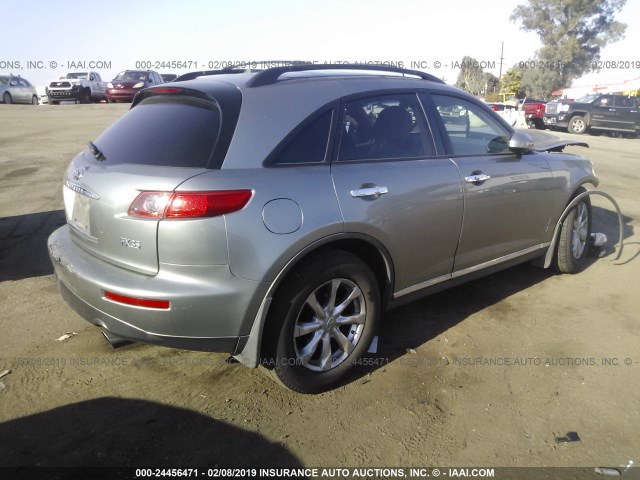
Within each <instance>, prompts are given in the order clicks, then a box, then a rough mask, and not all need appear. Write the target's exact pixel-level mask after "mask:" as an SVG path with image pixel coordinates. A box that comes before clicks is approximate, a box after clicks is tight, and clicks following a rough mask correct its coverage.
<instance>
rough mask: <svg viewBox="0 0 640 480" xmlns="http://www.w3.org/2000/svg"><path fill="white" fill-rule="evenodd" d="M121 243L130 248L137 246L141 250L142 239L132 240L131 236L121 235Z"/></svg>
mask: <svg viewBox="0 0 640 480" xmlns="http://www.w3.org/2000/svg"><path fill="white" fill-rule="evenodd" d="M120 244H121V245H122V246H123V247H129V248H135V249H137V250H140V247H141V245H140V240H132V239H130V238H124V237H120Z"/></svg>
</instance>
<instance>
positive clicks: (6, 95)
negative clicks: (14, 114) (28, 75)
mask: <svg viewBox="0 0 640 480" xmlns="http://www.w3.org/2000/svg"><path fill="white" fill-rule="evenodd" d="M0 98H1V99H2V103H5V104H9V103H28V104H31V105H38V94H37V92H36V88H35V87H34V86H33V85H31V83H29V81H28V80H27V79H25V78H22V77H20V76H16V75H0Z"/></svg>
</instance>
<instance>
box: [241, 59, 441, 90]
mask: <svg viewBox="0 0 640 480" xmlns="http://www.w3.org/2000/svg"><path fill="white" fill-rule="evenodd" d="M313 70H370V71H377V72H393V73H400V74H403V75H413V76H416V77H419V78H421V79H423V80H429V81H430V82H436V83H444V82H443V81H442V80H440V79H439V78H438V77H435V76H433V75H431V74H429V73H425V72H419V71H418V70H408V69H406V68H399V67H392V66H384V65H361V64H354V63H337V64H332V63H323V64H309V63H305V64H302V65H288V66H283V67H273V68H268V69H266V70H262V71H260V72H258V73H257V74H256V75H255V76H254V77H252V78H251V79H250V80H249V81H248V82H247V86H248V87H261V86H263V85H271V84H274V83H276V82H277V81H278V79H279V78H280V77H281V76H282V75H283V74H285V73H288V72H306V71H313Z"/></svg>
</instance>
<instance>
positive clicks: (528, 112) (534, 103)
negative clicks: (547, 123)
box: [523, 100, 546, 130]
mask: <svg viewBox="0 0 640 480" xmlns="http://www.w3.org/2000/svg"><path fill="white" fill-rule="evenodd" d="M523 110H524V115H525V118H526V119H527V125H529V128H538V129H541V130H544V128H545V127H544V122H543V118H544V113H545V110H546V103H545V102H543V101H542V100H526V101H525V102H524V105H523Z"/></svg>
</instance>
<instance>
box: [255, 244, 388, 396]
mask: <svg viewBox="0 0 640 480" xmlns="http://www.w3.org/2000/svg"><path fill="white" fill-rule="evenodd" d="M274 301H275V303H274V306H273V309H272V311H271V312H270V318H271V320H272V322H269V325H270V328H271V329H272V330H271V332H267V335H268V334H269V333H271V335H272V346H273V347H274V348H271V352H270V354H269V357H270V358H269V359H268V360H269V362H270V363H272V364H271V365H269V366H271V367H273V369H272V374H275V376H276V377H277V378H276V379H277V380H278V381H279V382H280V383H281V384H282V385H284V386H285V387H287V388H290V389H291V390H294V391H296V392H300V393H319V392H322V391H326V390H328V389H330V388H332V387H334V386H336V385H337V384H338V383H339V382H340V381H341V380H342V379H343V378H344V376H345V375H346V374H347V372H348V371H350V370H351V369H352V368H353V366H354V365H355V363H356V361H357V360H358V359H359V358H360V357H361V356H362V355H363V354H364V353H366V351H367V349H368V348H369V345H370V344H371V341H372V339H373V335H374V332H375V331H376V328H377V325H378V321H379V317H380V289H379V286H378V282H377V280H376V277H375V275H374V274H373V272H372V271H371V269H370V268H369V267H368V266H367V265H366V264H365V263H364V262H363V261H362V260H361V259H360V258H359V257H357V256H355V255H352V254H350V253H348V252H344V251H341V250H329V251H325V252H324V253H323V254H322V255H321V256H318V257H316V258H314V259H312V260H311V261H309V262H307V263H305V264H303V265H301V266H300V267H298V268H297V269H296V270H295V271H294V272H292V274H291V275H290V276H289V278H288V280H287V281H286V283H285V284H284V285H283V287H282V289H281V290H280V291H279V293H278V294H277V297H276V298H275V300H274ZM276 335H277V336H276Z"/></svg>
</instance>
